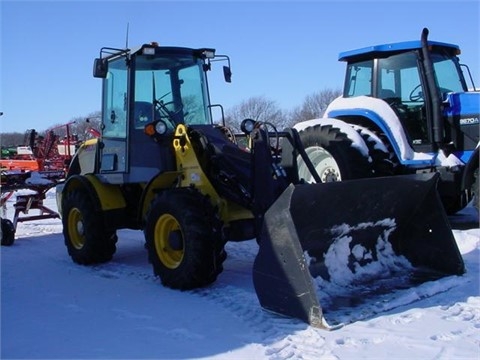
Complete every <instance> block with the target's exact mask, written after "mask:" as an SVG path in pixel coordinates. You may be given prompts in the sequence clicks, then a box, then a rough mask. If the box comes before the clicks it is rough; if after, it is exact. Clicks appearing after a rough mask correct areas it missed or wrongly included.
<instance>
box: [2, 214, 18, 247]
mask: <svg viewBox="0 0 480 360" xmlns="http://www.w3.org/2000/svg"><path fill="white" fill-rule="evenodd" d="M14 242H15V227H14V226H13V222H11V221H10V220H9V219H4V218H2V246H12V245H13V243H14Z"/></svg>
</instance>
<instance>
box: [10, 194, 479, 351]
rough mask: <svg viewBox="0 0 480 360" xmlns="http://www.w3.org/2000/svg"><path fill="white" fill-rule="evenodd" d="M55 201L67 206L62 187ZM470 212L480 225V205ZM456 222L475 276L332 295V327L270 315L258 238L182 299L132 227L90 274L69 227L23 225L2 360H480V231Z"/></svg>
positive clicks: (232, 251)
mask: <svg viewBox="0 0 480 360" xmlns="http://www.w3.org/2000/svg"><path fill="white" fill-rule="evenodd" d="M12 201H13V198H12V199H11V200H10V201H9V202H8V203H7V212H6V217H8V218H11V217H12V216H13V202H12ZM45 204H46V205H47V206H49V207H51V208H53V209H56V207H55V201H54V194H53V192H49V193H48V194H47V199H46V201H45ZM464 216H465V218H467V220H468V218H470V219H472V218H473V219H474V220H476V219H478V213H476V211H475V210H474V209H473V208H468V209H467V210H466V211H465V213H464ZM460 220H461V219H460ZM459 223H462V221H459ZM453 227H454V229H459V228H460V227H461V228H462V229H463V230H454V235H455V239H456V241H457V244H458V246H459V249H460V252H461V253H462V256H463V258H464V261H465V265H466V268H467V272H466V274H465V275H463V276H451V277H446V278H442V279H440V280H436V281H431V282H427V283H423V284H420V285H415V286H412V287H409V288H406V289H399V290H396V291H395V292H393V293H387V294H382V295H376V296H372V295H368V298H367V299H363V301H362V299H361V296H358V295H359V294H358V293H357V294H356V295H355V296H354V297H353V299H354V300H355V301H348V299H346V303H348V304H346V306H343V307H342V306H338V304H337V306H331V305H329V304H328V299H323V301H322V299H321V300H320V301H321V303H322V304H323V305H324V307H325V316H326V318H327V321H329V322H339V321H341V322H345V323H347V324H346V325H345V326H344V327H342V328H340V329H338V330H334V331H325V330H319V329H315V328H312V327H310V326H308V325H306V324H304V323H301V322H299V321H297V320H294V319H289V318H283V317H279V316H276V315H274V314H271V313H268V312H265V311H263V310H262V309H261V307H260V306H259V304H258V300H257V297H256V295H255V291H254V288H253V283H252V276H251V271H252V265H253V260H254V258H255V254H256V253H257V250H258V246H257V244H256V242H255V241H249V242H243V243H229V244H227V252H228V254H229V256H228V259H227V260H226V262H225V264H224V268H225V269H224V272H223V273H222V274H221V275H220V276H219V278H218V280H217V281H216V282H215V283H214V284H213V285H211V286H210V287H208V288H204V289H199V290H195V291H185V292H180V291H174V290H170V289H167V288H164V287H162V286H161V284H160V282H159V280H158V279H156V278H155V277H154V276H153V274H152V270H151V266H150V264H149V263H148V261H147V254H146V250H145V249H144V246H143V245H144V240H143V234H142V233H141V232H139V231H130V230H123V231H120V232H119V234H118V235H119V242H118V250H117V253H116V254H115V256H114V258H113V260H112V261H111V262H110V263H107V264H103V265H97V266H92V267H85V266H79V265H76V264H74V263H73V262H72V261H71V259H70V258H69V256H68V255H67V252H66V248H65V246H64V244H63V236H62V234H61V231H62V226H61V223H60V220H58V219H46V220H39V221H35V222H24V223H20V224H19V225H18V227H17V234H16V240H15V243H14V245H13V246H11V247H2V248H1V354H0V355H1V356H0V357H1V358H2V359H7V358H23V359H25V358H28V359H33V358H48V359H54V358H57V359H58V358H62V359H74V358H82V359H91V358H114V359H119V358H123V359H125V358H128V359H133V358H135V359H139V358H155V359H227V360H228V359H360V358H369V359H372V358H373V359H387V358H390V359H407V358H408V359H479V358H480V355H479V354H480V291H479V283H480V281H479V272H480V271H479V265H480V261H479V259H480V257H479V255H480V229H479V228H478V225H475V228H468V226H467V229H466V228H465V226H464V225H463V226H458V227H457V226H456V225H454V226H453ZM330 290H331V289H330Z"/></svg>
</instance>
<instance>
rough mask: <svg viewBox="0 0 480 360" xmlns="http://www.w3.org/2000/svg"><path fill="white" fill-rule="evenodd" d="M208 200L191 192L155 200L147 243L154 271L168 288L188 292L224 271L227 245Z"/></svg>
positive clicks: (171, 193)
mask: <svg viewBox="0 0 480 360" xmlns="http://www.w3.org/2000/svg"><path fill="white" fill-rule="evenodd" d="M216 224H217V219H216V215H215V211H214V209H213V207H212V205H211V204H210V202H209V200H208V199H207V198H206V197H204V196H203V195H201V194H200V193H198V192H196V191H195V190H192V189H177V190H167V191H164V192H162V193H160V194H159V195H157V197H156V198H155V199H154V200H153V202H152V204H151V206H150V209H149V211H148V213H147V216H146V226H145V230H144V232H145V240H146V246H147V250H148V256H149V261H150V262H151V264H152V266H153V272H154V274H155V275H156V276H159V277H160V279H161V281H162V284H163V285H164V286H167V287H169V288H173V289H180V290H189V289H194V288H198V287H203V286H206V285H208V284H210V283H212V282H214V281H215V280H216V278H217V276H218V274H220V273H221V272H222V271H223V266H222V263H223V261H224V260H225V258H226V256H225V251H224V242H223V241H222V236H221V232H220V231H219V229H220V227H219V226H218V224H217V225H216Z"/></svg>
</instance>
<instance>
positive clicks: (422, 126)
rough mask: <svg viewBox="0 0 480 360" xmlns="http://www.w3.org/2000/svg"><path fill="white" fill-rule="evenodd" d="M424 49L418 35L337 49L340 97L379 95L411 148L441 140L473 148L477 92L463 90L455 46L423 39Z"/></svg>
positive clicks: (430, 147)
mask: <svg viewBox="0 0 480 360" xmlns="http://www.w3.org/2000/svg"><path fill="white" fill-rule="evenodd" d="M426 49H427V50H426V51H424V48H423V46H422V42H421V41H409V42H401V43H395V44H386V45H378V46H372V47H367V48H362V49H359V50H353V51H348V52H343V53H341V54H340V56H339V60H340V61H345V62H347V72H346V79H345V87H344V94H343V97H344V98H352V97H357V96H361V95H365V96H368V97H373V98H378V99H382V100H384V101H385V102H386V103H387V104H388V105H389V106H390V107H391V108H392V109H393V111H394V113H395V114H396V115H397V117H398V119H399V121H400V123H401V126H402V128H403V129H404V131H405V133H406V137H407V139H408V142H409V144H410V146H411V147H412V148H413V149H414V150H415V151H417V152H432V151H433V152H434V151H436V150H438V149H439V148H442V149H444V148H445V146H446V144H453V147H454V149H453V150H457V151H459V152H462V151H464V150H473V149H474V148H475V146H476V145H477V143H478V140H479V138H478V115H479V109H478V103H479V102H478V101H479V100H478V99H479V97H480V93H478V92H473V91H472V92H469V91H468V86H467V83H466V81H465V77H464V74H463V72H462V66H463V65H462V66H461V65H460V63H459V59H458V57H457V55H458V54H460V49H459V47H458V46H457V45H452V44H447V43H441V42H435V41H428V43H427V46H426ZM465 68H466V69H467V70H468V68H467V67H466V66H465ZM468 73H469V74H470V72H469V70H468ZM429 74H432V75H433V76H430V75H429ZM470 79H472V78H471V76H470ZM472 85H473V81H472ZM473 88H474V86H473ZM437 99H438V100H437ZM460 102H462V107H460ZM436 111H438V112H437V113H436ZM468 119H470V120H468ZM472 119H473V120H472ZM474 119H476V120H474Z"/></svg>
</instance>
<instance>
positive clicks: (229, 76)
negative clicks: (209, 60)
mask: <svg viewBox="0 0 480 360" xmlns="http://www.w3.org/2000/svg"><path fill="white" fill-rule="evenodd" d="M223 77H224V78H225V81H226V82H227V83H231V82H232V70H230V67H228V66H224V67H223Z"/></svg>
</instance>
